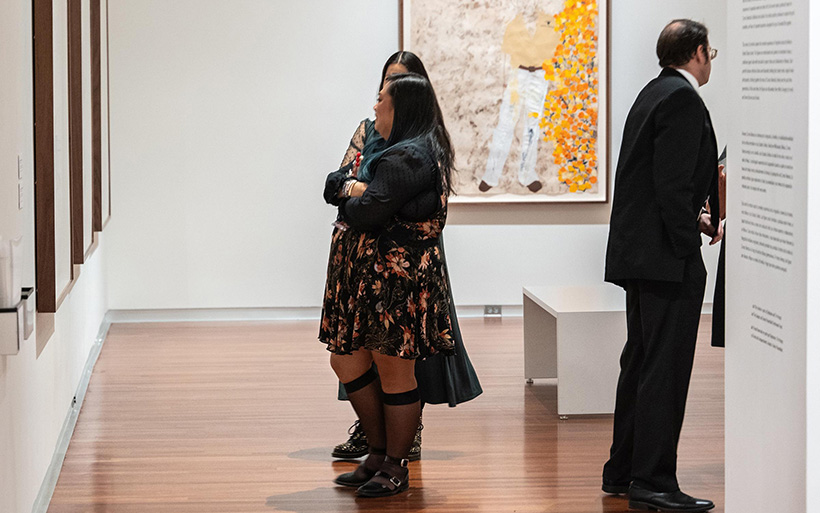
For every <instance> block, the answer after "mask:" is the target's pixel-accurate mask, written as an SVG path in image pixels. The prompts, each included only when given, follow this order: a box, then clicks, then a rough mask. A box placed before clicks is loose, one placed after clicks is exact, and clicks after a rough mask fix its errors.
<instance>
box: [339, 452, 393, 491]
mask: <svg viewBox="0 0 820 513" xmlns="http://www.w3.org/2000/svg"><path fill="white" fill-rule="evenodd" d="M370 456H375V457H376V458H371V457H370ZM373 459H375V460H376V461H374V462H371V460H373ZM383 462H384V450H383V449H381V450H380V449H370V455H368V457H367V458H366V459H365V460H364V461H363V462H361V463H360V464H359V466H358V467H356V470H354V471H353V472H345V473H344V474H340V475H339V476H338V477H337V478H336V479H334V480H333V482H334V483H336V484H337V485H341V486H350V487H354V488H358V487H360V486H362V485H363V484H365V483H367V482H368V481H370V480H371V479H372V478H373V477H374V476H375V475H376V473H377V472H378V470H379V469H380V468H381V466H382V465H383V464H384V463H383ZM368 463H370V464H371V465H376V468H369V467H368V466H367V465H368Z"/></svg>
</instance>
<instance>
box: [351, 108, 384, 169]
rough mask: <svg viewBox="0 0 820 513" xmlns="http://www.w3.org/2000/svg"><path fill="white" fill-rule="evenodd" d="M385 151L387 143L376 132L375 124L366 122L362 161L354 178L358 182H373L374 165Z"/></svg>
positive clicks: (369, 121)
mask: <svg viewBox="0 0 820 513" xmlns="http://www.w3.org/2000/svg"><path fill="white" fill-rule="evenodd" d="M386 150H387V141H385V140H384V139H382V136H380V135H379V133H378V132H376V123H375V122H374V121H371V120H369V119H368V120H367V122H366V123H365V126H364V148H362V160H361V163H360V164H359V174H358V175H356V178H357V179H358V180H359V181H360V182H364V183H370V182H372V181H373V171H374V170H373V169H372V167H371V166H372V164H374V163H375V162H376V161H377V160H378V159H379V157H381V156H382V154H384V152H385V151H386Z"/></svg>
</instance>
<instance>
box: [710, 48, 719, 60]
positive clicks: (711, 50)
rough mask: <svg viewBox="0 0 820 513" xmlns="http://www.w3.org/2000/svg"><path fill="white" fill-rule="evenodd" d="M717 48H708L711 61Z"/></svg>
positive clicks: (715, 55) (715, 54)
mask: <svg viewBox="0 0 820 513" xmlns="http://www.w3.org/2000/svg"><path fill="white" fill-rule="evenodd" d="M717 53H718V52H717V48H710V49H709V60H710V61H713V60H715V58H716V57H717Z"/></svg>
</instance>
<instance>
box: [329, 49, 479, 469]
mask: <svg viewBox="0 0 820 513" xmlns="http://www.w3.org/2000/svg"><path fill="white" fill-rule="evenodd" d="M407 72H410V73H417V74H419V75H421V76H423V77H424V78H427V79H428V80H429V78H428V76H427V70H426V69H425V68H424V64H423V63H422V62H421V59H419V58H418V56H416V55H415V54H414V53H412V52H407V51H399V52H396V53H394V54H393V55H391V56H390V57H389V58H388V59H387V61H386V62H385V63H384V66H383V67H382V74H381V80H380V82H379V89H381V88H382V87H383V85H384V79H385V77H387V76H391V75H395V74H397V73H407ZM436 107H437V116H438V120H439V121H438V123H437V128H436V130H437V131H440V132H441V133H442V134H443V135H444V137H446V138H448V139H449V136H448V134H447V129H446V128H445V126H444V123H443V118H442V116H441V111H440V110H439V109H438V105H436ZM373 125H374V123H373V121H372V120H369V119H365V120H364V121H362V122H361V123H360V124H359V126H358V128H357V129H356V131H355V133H354V135H353V137H352V138H351V141H350V145H349V146H348V149H347V152H346V153H345V157H344V159H343V160H342V164H341V167H342V168H345V166H349V167H352V168H354V169H355V170H356V174H355V176H356V178H357V183H356V184H354V186H353V187H352V189H351V191H350V192H351V195H352V196H359V195H361V194H362V193H363V192H364V190H365V189H366V188H367V184H369V183H370V181H371V180H372V179H373V170H372V167H371V163H372V162H374V160H375V159H376V158H377V157H379V156H380V155H381V154H382V153H383V152H384V150H385V147H386V141H385V140H384V138H382V137H381V136H380V135H379V133H378V132H376V130H375V128H374V126H373ZM357 156H360V158H361V160H360V162H359V165H358V166H357V165H356V159H357ZM340 226H342V227H343V224H341V223H340ZM338 229H339V228H337V230H338ZM336 236H337V234H334V238H337V237H336ZM352 236H353V235H352V234H351V233H350V232H348V233H342V234H338V237H339V238H346V237H352ZM337 244H338V242H337ZM439 249H440V250H441V252H442V259H444V245H443V238H441V237H439ZM445 267H446V264H445ZM448 288H449V282H448ZM451 297H452V296H451ZM450 318H451V324H452V334H453V340H454V342H455V348H456V349H455V350H456V354H455V355H452V356H442V355H436V356H432V357H429V358H426V359H424V360H419V361H417V362H416V371H415V372H416V380H417V382H418V388H419V394H420V396H421V409H422V410H423V409H424V405H425V404H443V403H447V404H448V405H449V406H451V407H454V406H456V405H457V404H460V403H463V402H466V401H469V400H471V399H474V398H475V397H477V396H478V395H480V394H481V392H482V390H481V385H480V383H479V381H478V376H477V375H476V373H475V370H474V369H473V366H472V363H471V362H470V359H469V356H468V355H467V351H466V349H465V348H464V342H463V340H462V337H461V330H460V329H459V326H458V320H457V318H456V311H455V303H454V302H453V301H452V300H451V302H450ZM339 399H340V400H345V399H347V394H345V392H344V387H343V386H342V385H341V383H340V385H339ZM422 428H423V425H422V422H421V416H419V423H418V426H417V428H416V435H415V438H414V440H413V446H412V447H411V448H410V452H409V454H408V455H407V459H408V460H410V461H415V460H418V459H420V458H421V430H422ZM349 434H350V436H349V438H348V439H347V440H346V441H345V442H342V443H340V444H338V445H336V446H335V447H334V448H333V451H332V456H333V457H334V458H344V459H350V458H360V457H362V456H364V455H366V454H367V451H368V441H367V436H366V435H365V433H364V431H363V430H362V428H361V425H360V423H359V421H358V420H357V421H356V422H355V423H354V424H353V426H351V429H350V430H349Z"/></svg>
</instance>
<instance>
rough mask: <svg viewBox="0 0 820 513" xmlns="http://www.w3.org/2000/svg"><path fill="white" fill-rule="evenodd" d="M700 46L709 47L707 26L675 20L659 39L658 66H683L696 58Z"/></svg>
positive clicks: (689, 21) (665, 28) (690, 21)
mask: <svg viewBox="0 0 820 513" xmlns="http://www.w3.org/2000/svg"><path fill="white" fill-rule="evenodd" d="M700 45H703V47H704V49H705V48H707V47H708V46H709V29H707V28H706V25H704V24H703V23H698V22H697V21H692V20H673V21H671V22H669V24H668V25H667V26H666V27H664V29H663V31H662V32H661V35H660V37H658V45H657V47H656V52H657V54H658V64H660V65H661V67H662V68H666V67H669V66H683V65H684V64H686V63H687V62H689V61H690V60H691V59H692V57H694V55H695V54H696V53H697V51H698V47H700ZM704 51H705V50H704Z"/></svg>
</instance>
